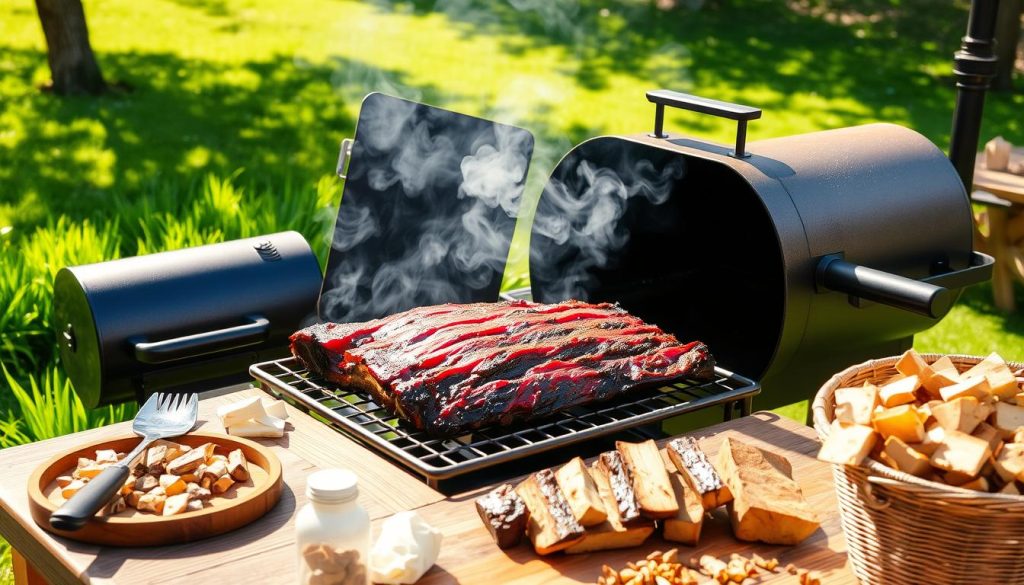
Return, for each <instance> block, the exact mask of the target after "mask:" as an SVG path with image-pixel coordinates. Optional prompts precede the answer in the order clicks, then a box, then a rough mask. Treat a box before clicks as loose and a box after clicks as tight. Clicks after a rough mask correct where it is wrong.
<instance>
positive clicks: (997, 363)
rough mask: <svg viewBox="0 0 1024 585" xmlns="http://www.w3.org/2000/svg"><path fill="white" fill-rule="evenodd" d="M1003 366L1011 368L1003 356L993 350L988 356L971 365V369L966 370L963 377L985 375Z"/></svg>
mask: <svg viewBox="0 0 1024 585" xmlns="http://www.w3.org/2000/svg"><path fill="white" fill-rule="evenodd" d="M1003 367H1005V368H1007V369H1009V366H1007V364H1006V360H1004V359H1003V356H1001V355H999V354H998V353H996V352H992V353H990V354H988V356H986V357H985V359H983V360H981V361H980V362H978V363H976V364H974V365H973V366H971V367H970V369H968V370H967V371H966V372H964V373H963V377H964V378H972V377H974V376H984V375H985V374H987V373H988V372H991V371H993V370H998V369H1000V368H1003Z"/></svg>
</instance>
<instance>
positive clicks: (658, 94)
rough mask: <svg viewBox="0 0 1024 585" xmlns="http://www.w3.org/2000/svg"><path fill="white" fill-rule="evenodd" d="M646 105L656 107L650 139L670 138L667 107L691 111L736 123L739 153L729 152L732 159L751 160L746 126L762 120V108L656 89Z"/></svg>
mask: <svg viewBox="0 0 1024 585" xmlns="http://www.w3.org/2000/svg"><path fill="white" fill-rule="evenodd" d="M647 101H649V102H651V103H653V104H654V105H655V106H656V107H655V109H654V132H653V133H652V134H651V136H653V137H655V138H668V134H665V106H672V107H673V108H679V109H680V110H690V111H691V112H698V113H701V114H711V115H712V116H718V117H719V118H727V119H729V120H736V149H735V150H733V151H732V152H730V153H729V156H732V157H735V158H747V157H749V156H750V153H749V152H747V122H749V121H750V120H756V119H758V118H760V117H761V110H760V108H754V107H751V106H744V105H740V104H733V103H730V102H722V101H718V100H713V99H708V98H703V97H700V96H696V95H690V94H688V93H680V92H678V91H671V90H668V89H654V90H651V91H649V92H647Z"/></svg>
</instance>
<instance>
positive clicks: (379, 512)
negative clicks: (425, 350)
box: [0, 389, 444, 584]
mask: <svg viewBox="0 0 1024 585" xmlns="http://www.w3.org/2000/svg"><path fill="white" fill-rule="evenodd" d="M255 395H264V393H263V392H262V391H260V390H256V389H242V390H239V391H237V392H233V393H227V394H223V395H220V396H216V397H212V398H207V399H204V400H202V401H201V402H200V412H199V425H198V428H200V429H203V430H206V431H209V432H223V429H222V428H221V425H220V422H219V421H218V420H217V418H216V415H215V412H216V409H217V407H218V406H219V405H221V404H225V403H228V402H233V401H237V400H242V399H243V398H246V397H250V396H255ZM288 414H289V427H288V432H287V433H286V434H285V436H284V437H282V438H280V439H255V440H256V441H257V442H259V443H261V444H262V445H264V446H267V447H269V448H270V449H271V451H273V452H274V453H275V454H276V455H277V456H278V458H279V459H280V460H281V465H282V468H283V471H284V480H285V489H284V494H283V495H282V498H281V502H280V503H279V504H278V505H277V507H276V508H274V510H272V511H271V512H270V513H269V514H268V515H267V516H265V517H264V518H263V519H261V520H260V521H258V522H256V523H254V524H252V525H250V526H247V527H244V528H242V529H240V530H237V531H235V532H232V533H230V534H228V535H225V536H222V537H218V538H215V539H209V540H205V541H199V542H195V543H191V544H187V545H180V546H171V547H160V548H101V547H97V546H93V545H88V544H81V543H76V542H73V541H69V540H65V539H61V538H56V537H53V536H50V535H49V534H48V533H46V532H45V531H43V530H42V529H41V528H39V527H38V526H36V525H35V523H34V522H32V519H31V517H30V516H29V508H28V503H27V499H28V496H27V492H26V485H27V483H26V482H27V480H28V476H29V475H30V474H31V472H32V471H33V470H34V469H35V467H36V466H37V465H39V463H41V462H42V461H44V460H46V459H48V458H49V457H51V456H53V455H56V454H58V453H61V452H64V451H67V450H69V449H70V448H71V446H72V445H75V444H78V443H81V442H85V441H93V440H96V439H102V438H105V437H116V436H124V435H126V434H130V433H131V426H130V424H129V423H120V424H117V425H111V426H108V427H104V428H101V429H93V430H90V431H85V432H82V433H75V434H72V435H67V436H64V437H58V438H56V439H50V440H47V441H40V442H38V443H33V444H30V445H22V446H19V447H14V448H10V449H5V450H4V452H3V454H4V468H3V469H4V473H3V474H2V476H0V533H2V534H3V536H4V537H5V538H7V539H8V540H9V541H10V542H11V544H12V546H13V547H14V548H16V549H17V550H19V551H21V552H22V554H25V555H26V556H27V557H28V558H30V559H32V562H33V563H34V564H35V565H36V568H37V570H38V571H39V573H40V574H42V575H43V576H44V577H45V578H46V579H47V580H48V581H49V582H51V583H54V584H62V583H83V582H84V583H88V582H91V581H93V580H97V581H104V582H108V583H109V582H123V583H154V582H161V583H164V582H166V583H175V582H181V583H184V582H186V581H187V582H189V583H194V582H195V577H194V575H195V574H196V573H202V574H203V576H204V577H205V576H206V575H207V573H208V572H209V571H210V569H209V568H210V567H215V568H216V570H214V571H213V573H217V574H220V575H222V576H223V579H222V580H221V582H224V583H231V582H235V581H236V580H237V578H238V575H240V574H244V575H246V582H247V584H248V583H253V584H255V583H283V582H291V581H294V579H295V575H294V573H295V569H294V564H295V558H296V553H295V552H294V551H293V550H292V546H293V543H294V528H293V524H292V521H293V518H294V513H295V511H296V509H297V508H298V507H300V506H302V505H303V504H304V503H305V502H306V498H305V478H306V477H307V476H308V475H309V474H310V473H311V472H313V471H315V470H316V469H318V468H324V467H347V468H350V469H353V470H354V471H356V473H358V475H359V478H360V488H361V490H360V503H361V504H362V505H363V506H364V507H365V508H366V509H367V510H368V512H369V513H370V516H371V518H383V517H386V516H389V515H391V514H393V513H394V512H398V511H401V510H408V509H412V508H417V507H419V506H423V505H425V504H429V503H432V502H437V501H440V500H441V499H443V497H444V496H442V495H441V494H440V493H438V492H436V491H434V490H432V489H430V488H429V487H427V486H426V484H424V483H423V482H422V481H421V480H419V479H418V478H416V477H413V476H412V475H410V474H408V473H406V472H405V471H403V470H401V469H399V468H398V467H396V466H394V465H393V464H391V463H390V462H389V461H387V460H385V459H383V458H381V457H379V456H378V455H376V454H374V453H373V452H371V451H369V450H367V449H366V448H364V447H362V446H360V445H359V444H357V443H355V442H354V441H352V440H351V439H348V438H347V437H345V436H344V435H341V434H339V433H337V432H335V431H333V430H331V429H330V428H328V427H327V426H326V425H324V424H323V423H321V422H319V421H316V420H315V419H313V418H311V417H309V416H308V415H306V414H304V413H302V412H300V411H298V410H296V409H295V408H292V407H291V406H289V407H288ZM169 559H174V562H168V560H169ZM254 561H255V562H256V564H258V565H259V566H260V567H261V570H260V571H258V572H254V571H252V570H251V568H252V566H253V565H254ZM262 567H266V569H265V570H264V569H263V568H262ZM254 573H255V574H254Z"/></svg>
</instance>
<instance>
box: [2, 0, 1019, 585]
mask: <svg viewBox="0 0 1024 585" xmlns="http://www.w3.org/2000/svg"><path fill="white" fill-rule="evenodd" d="M681 4H684V5H685V4H687V3H686V2H681ZM794 6H795V7H796V8H794ZM85 7H86V13H87V15H88V18H89V26H90V30H91V33H92V40H93V45H94V48H95V50H96V52H97V55H98V57H99V61H100V64H101V66H102V68H103V70H104V73H105V75H106V76H107V78H108V79H109V80H112V81H116V82H118V87H119V88H120V89H118V90H116V91H114V92H112V93H111V94H110V95H107V96H103V97H100V98H68V99H60V98H56V97H54V96H51V95H47V94H44V93H41V92H39V91H38V90H37V86H38V85H39V84H41V83H42V82H44V81H45V80H46V78H47V76H48V71H47V68H46V58H45V53H44V45H43V39H42V34H41V32H40V27H39V23H38V22H37V19H36V15H35V10H34V5H33V3H32V2H30V1H29V0H8V1H6V2H3V3H2V4H0V274H2V275H3V276H2V277H0V363H2V365H3V366H4V370H5V371H6V372H7V373H8V375H5V376H4V377H3V379H2V380H0V433H2V437H0V445H3V446H6V445H9V444H15V443H19V442H24V441H29V440H35V439H39V438H43V437H46V436H52V435H54V434H58V433H62V432H69V431H71V430H75V429H79V428H84V427H85V426H91V425H95V424H101V423H102V422H106V421H110V420H115V419H118V418H120V417H124V416H129V415H130V410H129V409H114V410H103V411H100V412H93V413H89V412H86V411H85V410H84V408H82V407H81V405H80V404H77V403H76V402H75V397H74V396H73V394H70V393H69V392H68V386H67V382H66V380H64V378H63V377H62V374H61V369H60V364H59V363H58V361H57V359H56V356H55V355H54V347H55V344H54V337H53V333H52V323H51V321H50V314H51V310H52V308H51V294H52V293H51V283H52V277H53V274H54V273H55V271H56V270H58V269H59V268H60V267H61V266H64V265H67V264H79V263H84V262H93V261H99V260H105V259H111V258H116V257H120V256H129V255H134V254H139V253H147V252H153V251H158V250H164V249H171V248H179V247H183V246H191V245H196V244H200V243H206V242H214V241H221V240H224V239H231V238H238V237H244V236H248V235H254V234H259V233H267V232H272V231H278V230H283V229H297V230H299V231H300V232H302V233H303V234H305V235H306V237H307V239H309V240H310V242H311V243H312V244H313V246H314V249H315V250H316V251H317V253H318V254H319V255H320V257H321V259H323V256H324V254H325V251H326V249H327V247H326V239H325V238H326V234H327V233H328V230H329V226H330V225H331V222H332V214H333V213H334V210H335V209H336V206H337V204H338V200H339V198H340V186H339V184H338V182H337V180H336V179H334V178H333V177H332V170H333V167H334V164H335V160H336V156H337V148H338V143H339V142H340V140H341V139H342V138H344V137H347V136H351V135H352V132H353V125H354V121H355V118H356V116H357V115H358V109H359V102H360V99H361V98H362V96H363V95H364V94H366V93H367V92H370V91H385V92H388V93H392V94H397V95H400V96H403V97H408V98H412V99H417V100H421V101H426V102H428V103H432V104H436V105H440V106H444V107H448V108H452V109H456V110H459V111H463V112H466V113H469V114H475V115H481V116H485V117H489V118H492V119H496V120H499V121H502V122H506V123H511V124H517V125H520V126H524V127H526V128H528V129H530V130H531V131H532V132H534V134H535V135H536V137H537V148H536V155H535V157H534V162H533V165H532V168H531V174H530V179H529V185H528V188H527V196H528V197H536V195H537V193H538V192H539V189H540V187H539V186H540V184H541V183H542V182H543V180H544V178H545V177H546V175H547V173H548V172H549V171H550V170H551V169H552V167H553V166H554V164H555V163H556V162H557V160H558V159H559V157H560V156H561V155H562V154H563V153H565V152H566V151H567V150H568V149H569V148H570V147H571V146H572V145H573V144H575V143H577V142H579V141H580V140H582V139H583V138H586V137H589V136H593V135H598V134H606V133H635V132H644V131H647V130H648V129H649V128H650V126H651V122H652V107H651V106H650V104H648V103H647V102H646V100H645V99H644V97H643V91H644V90H646V89H651V88H656V87H666V88H670V89H676V90H680V91H688V92H692V93H698V94H701V95H706V96H709V97H714V98H718V99H725V100H733V101H738V102H741V103H749V104H752V105H756V106H759V107H762V108H763V109H764V111H765V114H764V117H763V118H762V119H760V120H757V121H756V122H754V123H753V124H752V125H751V127H750V137H751V139H752V140H757V139H760V138H768V137H773V136H783V135H790V134H794V133H800V132H810V131H815V130H822V129H827V128H834V127H840V126H848V125H853V124H861V123H867V122H873V121H879V120H883V121H889V122H895V123H898V124H903V125H906V126H909V127H911V128H914V129H916V130H918V131H920V132H922V133H923V134H924V135H925V136H927V137H928V138H930V139H931V140H933V141H934V142H935V143H936V144H938V145H940V146H943V147H944V146H945V145H946V144H947V143H948V140H949V126H950V120H951V113H952V109H953V101H954V91H953V87H952V82H951V80H950V77H949V70H950V61H951V54H952V52H953V51H954V50H955V48H956V47H957V46H958V44H959V37H960V35H962V34H963V30H964V26H965V23H966V2H965V0H955V1H953V2H939V3H937V2H934V1H933V0H803V1H799V0H795V1H794V2H781V1H779V0H728V1H726V0H708V2H706V3H704V5H703V8H701V9H700V10H688V9H685V8H683V9H679V10H675V11H672V12H662V11H659V10H657V9H655V8H654V7H653V2H650V1H648V0H620V1H618V2H607V1H601V0H567V1H559V2H550V1H548V0H516V1H515V2H511V1H508V2H506V1H490V0H416V1H414V2H398V1H390V0H374V1H370V2H353V1H346V0H305V1H303V2H297V1H287V0H282V1H279V2H258V1H257V0H208V1H203V0H152V1H150V2H135V1H133V0H104V1H102V2H101V1H99V0H86V1H85ZM516 8H518V10H517V9H516ZM872 13H879V14H882V15H883V18H881V19H877V18H865V17H864V16H865V15H870V14H872ZM843 23H852V24H843ZM129 87H130V89H127V88H129ZM1022 107H1024V95H1022V94H1020V93H1017V92H1009V93H1003V94H997V95H992V96H990V98H989V100H988V103H987V105H986V116H985V123H984V127H983V130H982V138H983V140H987V139H989V138H991V137H992V136H995V135H996V134H1002V135H1003V136H1004V137H1006V138H1007V139H1009V140H1011V141H1013V142H1017V143H1024V118H1021V116H1020V115H1019V112H1020V111H1022ZM666 124H667V127H668V128H669V129H671V130H674V131H680V132H686V133H688V134H691V135H694V136H696V137H699V138H704V139H710V140H717V141H722V142H725V141H728V140H730V139H731V136H732V125H731V124H730V123H728V122H726V121H724V120H718V119H714V118H709V117H702V116H698V115H694V114H687V113H678V112H671V113H670V114H669V115H668V118H667V120H666ZM531 205H532V204H531V202H530V201H527V202H526V203H525V208H526V209H527V210H529V209H530V207H531ZM526 215H527V216H528V215H529V213H527V214H526ZM524 225H525V223H524ZM525 236H526V232H525V231H524V230H523V229H520V230H518V232H517V237H516V240H515V244H514V248H513V257H512V259H511V260H510V267H509V270H508V272H507V276H506V284H507V285H512V284H523V283H525V282H526V277H525V273H526V266H525V254H524V252H525V249H526V248H525V242H526V239H525ZM1018 294H1020V291H1018ZM1021 302H1024V298H1022V299H1021ZM1022 332H1024V317H1021V316H1020V315H1012V316H1009V317H1006V316H1003V315H1000V314H999V313H997V312H996V311H995V310H994V309H993V307H992V303H991V294H990V290H989V289H988V288H987V287H986V286H981V287H976V288H974V289H972V290H970V291H968V292H967V293H966V294H965V295H964V297H963V299H962V301H961V302H960V304H959V305H958V306H957V307H956V308H955V309H954V310H953V312H952V314H951V315H950V316H949V317H948V318H946V319H945V320H944V321H943V322H942V323H941V324H940V325H939V326H937V327H935V328H934V329H932V330H930V331H927V332H925V333H923V334H921V335H920V336H918V338H917V340H916V346H917V347H918V348H919V349H921V350H925V351H931V350H934V351H947V352H965V353H988V352H990V351H993V350H996V351H1000V352H1001V353H1003V354H1004V355H1006V357H1008V358H1017V359H1021V358H1024V337H1022V335H1021V334H1022ZM33 389H35V390H33ZM33 392H35V394H34V393H33ZM51 405H52V407H51ZM60 405H65V408H61V407H60ZM805 410H806V405H805V404H798V405H793V406H792V407H787V408H786V409H784V412H785V413H786V414H787V415H789V416H793V417H795V418H798V419H803V412H805ZM65 411H66V412H65ZM0 554H2V551H0ZM8 566H9V565H8V564H4V563H3V562H2V561H0V583H2V582H5V581H7V580H9V579H5V576H4V571H6V568H5V567H8Z"/></svg>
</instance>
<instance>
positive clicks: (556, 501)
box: [516, 469, 583, 555]
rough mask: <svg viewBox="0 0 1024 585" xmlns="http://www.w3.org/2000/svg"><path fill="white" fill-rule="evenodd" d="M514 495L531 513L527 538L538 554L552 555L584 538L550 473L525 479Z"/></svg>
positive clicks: (539, 473) (578, 524)
mask: <svg viewBox="0 0 1024 585" xmlns="http://www.w3.org/2000/svg"><path fill="white" fill-rule="evenodd" d="M516 492H517V493H518V494H519V497H521V498H522V499H523V502H525V503H526V507H527V509H529V511H530V518H529V520H528V521H527V523H526V535H527V536H529V537H530V541H531V542H532V543H533V549H534V550H535V551H536V552H537V554H539V555H547V554H551V553H553V552H556V551H559V550H562V549H564V548H567V547H569V546H572V545H573V544H575V543H577V542H579V541H580V540H581V539H582V538H583V527H582V526H580V523H579V522H577V521H576V517H575V516H573V514H572V510H571V509H570V508H569V503H568V502H567V501H565V496H564V495H562V490H561V488H559V487H558V482H557V481H555V474H554V473H552V472H551V470H550V469H544V470H541V471H538V472H537V473H535V474H533V475H531V476H530V477H528V478H526V479H525V480H524V481H523V482H522V483H520V484H519V486H518V487H516Z"/></svg>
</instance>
